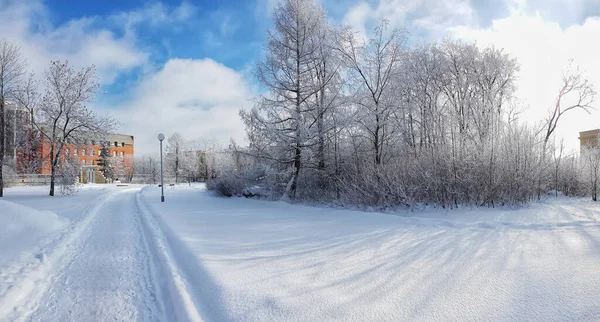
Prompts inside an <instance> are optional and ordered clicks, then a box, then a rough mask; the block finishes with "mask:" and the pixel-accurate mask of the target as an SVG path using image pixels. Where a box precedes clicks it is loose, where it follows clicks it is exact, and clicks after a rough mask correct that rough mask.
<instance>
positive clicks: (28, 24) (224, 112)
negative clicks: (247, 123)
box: [0, 0, 600, 154]
mask: <svg viewBox="0 0 600 322" xmlns="http://www.w3.org/2000/svg"><path fill="white" fill-rule="evenodd" d="M317 1H319V2H320V3H322V4H323V6H324V7H325V8H326V10H327V12H328V19H329V20H330V21H331V22H332V23H333V24H334V25H340V24H346V25H350V26H352V27H353V28H354V29H355V30H356V32H357V33H359V34H360V35H362V36H364V37H368V35H369V33H370V31H371V30H372V28H373V26H374V25H375V24H377V23H378V22H379V20H380V19H382V18H385V19H387V20H389V21H390V23H391V25H392V26H393V27H399V28H404V29H406V30H408V31H409V32H410V34H411V35H410V38H409V40H410V41H411V42H419V41H440V40H442V39H443V38H446V37H447V38H460V39H463V40H466V41H476V42H478V43H479V44H481V45H494V46H496V47H501V48H504V49H505V50H506V51H507V52H509V53H510V54H512V55H513V56H515V57H516V58H517V59H518V60H519V62H520V63H521V67H522V68H521V74H520V75H519V76H520V77H519V78H520V84H519V85H520V93H519V95H520V97H519V98H520V99H521V100H522V105H523V106H524V107H528V108H529V112H530V113H529V116H528V118H529V120H530V121H531V122H532V123H535V122H536V121H538V119H540V118H542V117H544V113H545V110H546V109H547V107H548V106H549V105H551V103H552V101H553V99H554V94H553V93H554V91H555V87H556V85H557V84H556V80H557V79H559V77H560V72H561V70H562V69H563V68H564V67H565V65H566V62H567V61H568V59H570V58H574V59H575V60H576V63H578V64H579V65H581V66H582V67H583V68H584V69H585V70H587V72H588V74H589V75H590V79H591V80H592V81H595V82H596V83H598V87H600V62H599V61H600V60H599V59H598V52H600V48H599V44H598V39H599V38H600V1H599V0H350V1H346V0H317ZM276 2H277V0H245V1H244V0H240V1H235V0H222V1H199V0H184V1H182V0H156V1H150V2H148V1H142V0H122V1H117V0H103V1H97V0H0V21H3V23H2V24H0V35H1V36H2V37H7V38H8V39H10V40H14V41H15V42H17V43H19V44H20V45H21V47H22V51H23V53H24V55H25V56H26V58H27V59H28V60H29V62H30V69H31V70H32V71H34V72H36V73H37V74H38V75H41V74H42V72H43V70H44V68H45V67H46V66H47V65H48V62H49V61H50V60H51V59H54V60H56V59H60V60H69V62H70V63H71V64H73V65H74V66H76V67H81V66H85V65H90V64H95V65H96V67H97V70H98V74H99V76H100V82H101V84H102V94H101V95H99V96H98V98H97V99H96V101H95V103H94V104H93V106H92V107H93V108H94V109H96V110H97V112H98V113H109V114H112V115H114V116H115V117H117V118H118V119H119V120H120V121H121V123H122V124H123V125H122V126H121V128H120V129H119V132H122V133H128V134H133V135H135V136H136V149H137V151H138V152H139V153H141V154H145V153H148V151H153V150H154V145H155V142H154V141H155V136H156V132H157V131H161V132H165V134H167V135H169V134H170V133H173V132H176V131H177V132H181V133H182V134H183V135H184V136H185V137H186V138H188V139H190V140H192V139H202V140H210V141H214V142H217V143H218V144H226V143H228V141H229V139H230V138H234V139H236V140H238V141H240V142H243V141H244V129H243V125H242V124H241V121H240V119H239V117H238V111H239V110H240V109H241V108H249V107H250V106H252V102H251V101H250V99H251V98H252V97H254V96H256V95H257V94H258V93H259V92H260V90H261V89H260V87H259V86H258V85H257V84H256V82H255V80H254V78H253V76H252V72H253V70H254V66H255V65H256V63H257V62H258V61H260V60H261V58H262V49H263V42H264V39H265V36H266V30H267V29H268V28H269V27H270V26H271V17H270V13H271V10H272V8H273V6H274V5H275V4H276ZM596 117H597V116H596ZM593 120H594V118H590V117H586V116H581V115H579V116H578V115H574V116H572V117H571V119H566V120H565V123H566V125H565V126H564V127H563V129H561V131H562V134H563V135H564V136H565V137H567V138H568V141H567V144H568V145H570V146H572V147H575V146H576V144H577V139H576V136H577V135H576V133H577V131H578V130H582V129H587V128H593V127H600V124H596V123H594V121H593Z"/></svg>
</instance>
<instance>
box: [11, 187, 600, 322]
mask: <svg viewBox="0 0 600 322" xmlns="http://www.w3.org/2000/svg"><path fill="white" fill-rule="evenodd" d="M46 193H47V189H46V188H45V187H42V188H38V187H26V188H11V189H8V190H7V193H6V198H5V200H2V201H0V321H106V320H117V321H131V320H137V321H157V320H160V321H532V320H535V321H600V301H599V300H598V299H599V298H600V222H599V221H600V206H599V205H598V204H595V203H592V202H590V201H587V200H585V199H567V198H550V199H548V200H546V201H545V202H543V203H541V204H534V205H532V206H529V207H526V208H521V209H517V210H510V209H501V210H498V209H474V210H472V209H467V210H458V211H457V210H453V211H444V210H427V211H417V212H412V213H409V212H406V213H397V214H380V213H365V212H359V211H350V210H338V209H327V208H316V207H306V206H297V205H290V204H286V203H282V202H267V201H259V200H248V199H241V198H240V199H236V198H234V199H225V198H219V197H215V196H213V195H212V194H211V193H210V192H207V191H205V190H204V188H203V186H193V187H187V186H184V185H182V186H179V187H176V188H170V187H169V188H168V189H166V190H165V195H166V202H165V203H160V190H159V189H158V188H156V187H142V186H134V185H132V186H127V187H116V186H108V185H97V186H93V185H92V186H86V187H85V188H84V189H83V190H82V191H81V192H80V193H79V194H78V195H77V196H70V197H55V198H50V197H46Z"/></svg>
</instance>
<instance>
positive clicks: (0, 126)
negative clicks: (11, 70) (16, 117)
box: [0, 96, 5, 198]
mask: <svg viewBox="0 0 600 322" xmlns="http://www.w3.org/2000/svg"><path fill="white" fill-rule="evenodd" d="M4 115H5V114H4V97H3V96H0V198H1V197H4V176H3V175H2V172H3V165H4V127H5V125H4Z"/></svg>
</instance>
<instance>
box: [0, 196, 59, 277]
mask: <svg viewBox="0 0 600 322" xmlns="http://www.w3.org/2000/svg"><path fill="white" fill-rule="evenodd" d="M68 224H69V220H68V219H66V218H63V217H59V216H57V215H56V214H55V213H53V212H50V211H38V210H35V209H31V208H28V207H25V206H22V205H19V204H16V203H13V202H9V201H5V200H0V267H1V266H3V264H5V263H7V262H9V261H11V260H14V259H15V256H19V255H20V254H22V253H23V252H27V251H28V249H30V248H31V247H35V246H38V245H40V244H41V243H43V241H44V239H47V238H48V237H50V236H52V235H54V234H55V233H57V232H59V231H61V230H62V229H64V228H66V227H67V225H68Z"/></svg>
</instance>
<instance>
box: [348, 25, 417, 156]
mask: <svg viewBox="0 0 600 322" xmlns="http://www.w3.org/2000/svg"><path fill="white" fill-rule="evenodd" d="M387 27H388V21H386V20H382V21H381V24H380V25H379V26H378V27H377V28H375V34H374V37H373V38H371V39H369V41H368V42H367V43H364V40H360V39H356V35H355V33H354V31H353V30H351V29H345V30H343V31H342V32H340V33H339V38H338V45H337V49H338V51H339V52H340V53H341V56H342V58H343V59H344V60H345V62H346V64H347V66H348V67H349V68H350V69H351V70H352V71H353V76H354V81H355V83H356V85H357V89H356V90H357V98H358V100H357V103H358V106H359V116H360V119H359V123H360V124H361V126H363V127H364V129H365V131H366V132H367V137H368V139H369V140H370V142H371V145H372V147H373V156H374V158H373V159H374V162H375V164H376V165H379V164H381V163H382V162H383V158H384V155H385V146H386V144H387V143H389V141H390V138H391V136H392V134H393V132H394V131H393V129H392V124H391V122H392V118H393V117H394V116H395V114H396V112H397V108H398V105H397V104H395V103H396V102H394V99H393V97H392V92H391V89H392V86H393V82H394V78H395V75H396V74H395V73H396V72H397V68H398V66H399V65H400V63H401V58H402V54H403V50H402V49H403V47H404V45H405V42H406V34H405V33H404V32H402V31H400V30H398V29H394V30H392V31H391V32H389V33H388V30H387Z"/></svg>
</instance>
